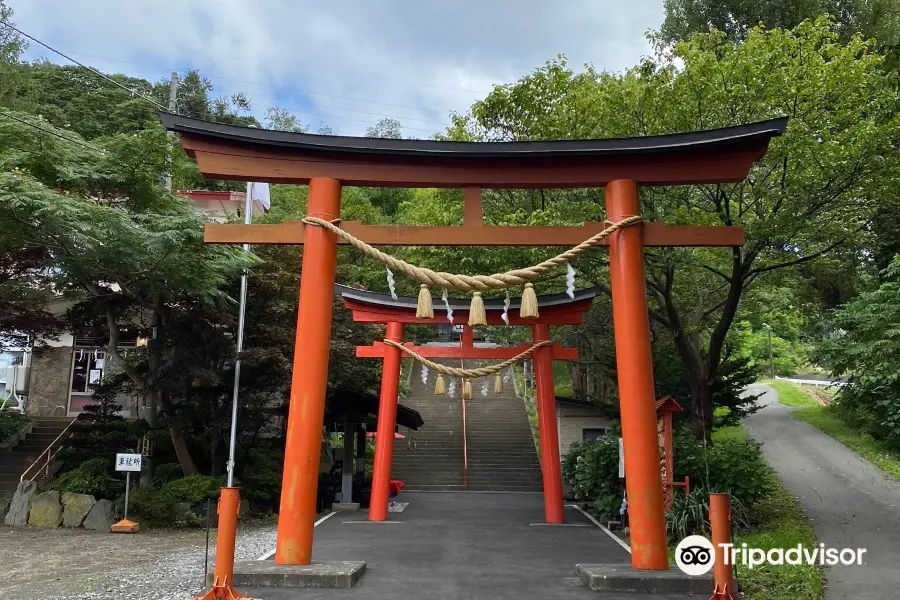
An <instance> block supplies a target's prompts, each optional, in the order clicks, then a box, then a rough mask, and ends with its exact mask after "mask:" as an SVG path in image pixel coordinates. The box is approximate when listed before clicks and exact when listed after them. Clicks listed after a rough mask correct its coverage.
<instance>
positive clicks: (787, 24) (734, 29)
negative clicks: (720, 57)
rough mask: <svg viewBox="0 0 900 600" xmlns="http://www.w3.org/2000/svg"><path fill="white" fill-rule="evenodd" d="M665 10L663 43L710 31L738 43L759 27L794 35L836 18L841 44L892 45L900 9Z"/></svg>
mask: <svg viewBox="0 0 900 600" xmlns="http://www.w3.org/2000/svg"><path fill="white" fill-rule="evenodd" d="M665 10H666V17H665V21H664V22H663V25H662V29H661V33H662V36H663V38H664V39H665V40H666V41H668V42H676V41H678V40H687V39H688V38H690V37H691V35H693V34H694V33H705V32H708V31H709V30H710V28H713V29H718V30H719V31H722V32H724V33H725V34H726V35H727V36H728V37H729V38H731V39H732V40H741V39H743V38H745V37H746V36H747V35H748V34H749V33H750V31H751V30H752V29H753V28H754V27H756V26H757V25H760V24H762V25H764V26H766V27H768V28H770V29H774V28H782V29H793V28H794V27H796V26H797V25H799V24H800V23H802V22H803V21H805V20H807V19H815V18H817V17H819V16H821V15H825V14H828V15H831V16H832V17H834V18H835V23H834V31H835V33H837V34H838V36H840V38H841V39H842V40H844V41H847V40H849V39H850V38H851V37H853V36H854V35H857V34H861V35H863V36H864V37H867V38H868V37H874V38H877V39H878V40H879V41H880V42H882V43H884V44H887V45H894V44H896V43H897V41H898V38H900V3H898V2H896V1H895V0H666V4H665Z"/></svg>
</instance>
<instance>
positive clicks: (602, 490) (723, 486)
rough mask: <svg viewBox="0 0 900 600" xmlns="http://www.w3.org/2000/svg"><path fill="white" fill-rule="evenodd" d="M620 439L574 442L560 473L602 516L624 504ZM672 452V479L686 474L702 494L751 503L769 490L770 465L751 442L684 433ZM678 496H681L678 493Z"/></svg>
mask: <svg viewBox="0 0 900 600" xmlns="http://www.w3.org/2000/svg"><path fill="white" fill-rule="evenodd" d="M618 443H619V442H618V438H616V437H614V436H603V437H601V438H598V439H597V440H594V441H590V442H576V443H575V444H573V445H572V447H571V449H570V450H569V452H568V454H566V456H565V459H564V460H563V477H564V478H565V480H566V482H567V483H568V484H569V487H570V489H571V490H572V494H573V495H574V496H575V498H576V499H578V500H582V501H586V502H591V503H593V504H594V506H595V508H596V509H597V511H598V512H599V513H600V514H601V515H602V516H604V517H610V516H614V515H617V514H618V512H619V507H620V506H621V503H622V490H623V483H622V481H621V480H620V479H619V447H618ZM674 453H675V473H674V477H675V480H676V481H679V480H682V479H683V478H684V477H685V476H688V477H690V480H691V487H692V488H695V489H696V488H702V489H703V490H705V492H704V493H708V492H721V493H728V494H731V496H732V500H733V502H734V504H738V503H740V505H742V506H752V505H753V504H755V503H756V502H757V501H759V500H761V499H762V498H764V497H766V496H767V495H768V494H769V493H770V492H771V489H772V483H771V482H772V479H771V477H769V474H770V473H771V469H770V468H769V466H768V465H767V464H766V462H765V460H764V459H763V456H762V451H761V449H760V446H759V444H757V443H755V442H753V441H745V440H737V439H734V440H727V441H723V442H720V443H718V444H716V445H714V446H705V445H704V444H703V443H702V442H698V441H697V440H696V439H694V438H693V437H692V436H690V434H688V433H682V434H679V435H676V436H675V443H674ZM679 496H683V494H681V493H680V492H677V491H676V493H675V497H676V498H678V497H679Z"/></svg>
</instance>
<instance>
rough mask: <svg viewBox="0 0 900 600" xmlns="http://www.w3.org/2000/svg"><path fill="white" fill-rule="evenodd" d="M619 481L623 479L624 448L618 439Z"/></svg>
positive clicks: (620, 439)
mask: <svg viewBox="0 0 900 600" xmlns="http://www.w3.org/2000/svg"><path fill="white" fill-rule="evenodd" d="M619 479H625V446H624V444H623V443H622V438H619Z"/></svg>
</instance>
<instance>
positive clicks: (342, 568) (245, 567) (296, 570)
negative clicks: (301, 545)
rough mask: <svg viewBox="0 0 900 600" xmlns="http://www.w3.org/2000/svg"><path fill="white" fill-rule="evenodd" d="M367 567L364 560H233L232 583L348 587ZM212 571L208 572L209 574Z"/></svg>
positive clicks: (250, 585)
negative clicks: (290, 562) (305, 562)
mask: <svg viewBox="0 0 900 600" xmlns="http://www.w3.org/2000/svg"><path fill="white" fill-rule="evenodd" d="M365 571H366V563H365V562H364V561H331V562H321V563H313V564H311V565H278V564H275V561H274V560H245V561H237V562H235V563H234V586H235V587H236V588H238V589H240V588H242V587H248V588H249V587H272V588H349V587H353V586H354V585H355V584H356V582H357V581H358V580H359V578H360V577H362V575H363V573H365ZM211 575H212V574H210V576H211Z"/></svg>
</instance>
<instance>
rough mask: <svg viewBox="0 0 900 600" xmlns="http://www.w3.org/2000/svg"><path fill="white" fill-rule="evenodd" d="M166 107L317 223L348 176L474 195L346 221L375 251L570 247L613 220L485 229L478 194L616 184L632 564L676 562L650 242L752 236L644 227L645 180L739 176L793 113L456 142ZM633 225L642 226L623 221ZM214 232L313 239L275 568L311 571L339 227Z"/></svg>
mask: <svg viewBox="0 0 900 600" xmlns="http://www.w3.org/2000/svg"><path fill="white" fill-rule="evenodd" d="M159 117H160V120H161V121H162V123H163V125H164V126H165V127H166V129H168V130H170V131H173V132H175V133H177V134H178V136H179V137H180V139H181V145H182V147H183V148H184V150H185V151H186V152H187V153H188V155H189V156H191V157H192V158H194V159H195V160H196V161H197V165H198V167H199V169H200V172H201V173H202V174H203V175H204V176H206V177H212V178H216V179H226V180H228V179H230V180H238V181H259V182H269V183H292V184H302V185H309V199H308V202H307V219H310V218H312V219H318V220H320V221H321V222H325V223H329V224H332V225H334V224H335V223H336V222H340V214H341V189H342V187H343V186H380V187H405V188H411V187H423V188H437V187H446V188H459V189H464V190H465V207H464V215H463V222H462V225H457V226H450V227H428V226H398V225H364V224H362V223H352V222H340V225H339V229H340V230H342V232H343V233H344V234H350V235H352V236H353V237H354V238H355V239H356V240H358V241H360V242H363V243H366V244H368V245H369V246H404V245H407V246H484V247H492V246H540V247H553V246H555V247H560V246H566V247H573V246H576V245H578V244H581V243H582V242H584V241H586V240H588V239H589V238H592V237H593V236H595V235H596V234H599V233H600V232H601V231H605V230H608V228H607V225H605V224H604V223H591V222H587V223H584V224H583V225H575V226H567V227H489V226H485V224H484V221H483V216H482V203H481V192H482V190H483V189H486V188H500V189H552V188H604V197H605V201H606V219H607V220H608V221H609V222H610V223H612V224H619V226H620V227H621V228H620V229H618V230H617V231H614V232H611V234H610V235H608V237H606V238H605V239H602V240H599V241H597V242H596V243H595V244H594V245H595V246H608V247H609V265H610V267H609V270H610V280H611V290H612V305H613V325H614V329H615V343H616V364H617V370H618V384H619V397H620V408H621V410H620V413H621V420H622V438H623V444H624V447H625V456H626V457H627V458H626V460H625V473H626V487H627V494H628V512H629V522H630V523H631V550H632V554H631V559H632V566H633V567H634V568H636V569H659V570H665V569H668V566H669V559H668V550H667V543H666V529H665V519H664V496H663V490H662V481H661V479H660V474H659V465H660V453H659V445H658V436H657V424H656V411H655V410H654V404H655V401H656V394H655V391H654V384H653V363H652V360H651V359H652V357H651V352H650V319H649V316H648V307H647V295H646V280H645V273H644V246H670V247H671V246H720V247H727V246H741V245H743V243H744V232H743V230H742V229H741V228H739V227H689V226H671V225H665V224H662V223H653V222H639V221H638V220H637V218H638V217H640V215H641V205H640V200H639V189H640V187H641V186H653V185H657V186H659V185H688V184H719V183H736V182H740V181H743V180H744V179H745V178H746V177H747V175H748V173H749V171H750V168H751V167H752V166H753V164H754V163H755V162H756V161H758V160H759V159H760V158H762V156H763V155H764V154H765V153H766V150H767V149H768V146H769V142H770V140H771V139H772V138H773V137H776V136H779V135H781V133H782V132H783V131H784V129H785V127H786V125H787V119H786V118H781V119H772V120H769V121H763V122H759V123H750V124H746V125H739V126H736V127H727V128H722V129H715V130H710V131H698V132H689V133H678V134H674V135H660V136H650V137H642V138H623V139H605V140H554V141H527V142H450V141H436V140H402V139H379V138H357V137H344V136H326V135H311V134H304V133H293V132H286V131H271V130H263V129H255V128H250V127H238V126H234V125H225V124H222V123H212V122H208V121H202V120H198V119H191V118H188V117H182V116H179V115H174V114H170V113H160V115H159ZM628 219H631V220H630V221H629V223H630V225H628V226H623V225H621V224H622V223H624V222H625V221H626V220H628ZM205 240H206V241H207V242H209V243H220V244H302V245H303V246H304V250H303V263H302V273H301V284H300V302H299V305H300V306H299V311H298V315H297V338H296V339H297V341H296V350H295V353H294V370H293V377H292V381H291V395H290V410H289V414H288V420H287V439H286V441H285V456H284V471H283V479H282V492H281V506H280V511H279V519H278V537H277V541H276V552H275V562H276V563H277V564H280V565H298V564H299V565H308V564H310V562H311V561H312V547H313V534H314V527H315V521H316V496H317V488H318V464H319V459H320V454H321V441H322V426H323V419H324V413H325V392H326V379H327V375H328V354H329V352H328V350H329V345H330V341H331V319H332V308H333V296H332V294H333V291H334V290H333V286H334V283H335V276H336V267H337V246H338V243H339V241H338V235H337V234H336V233H335V232H334V231H330V230H329V229H328V228H326V227H324V226H322V225H321V223H319V224H314V223H312V222H311V224H309V225H307V224H304V223H303V222H287V223H281V224H277V225H261V224H260V225H238V224H208V225H207V226H206V235H205ZM344 242H346V240H343V239H342V240H341V242H340V243H344ZM548 254H549V253H548ZM515 267H517V268H519V267H522V265H515ZM536 327H537V329H536V330H535V333H536V335H539V336H542V337H543V338H544V339H545V338H546V334H547V328H548V327H549V326H548V325H546V324H544V325H540V326H536ZM400 333H401V332H400V331H399V330H398V329H397V327H395V328H394V330H393V331H390V332H389V334H388V335H389V337H388V339H398V340H399V338H400ZM540 352H542V353H544V354H546V355H547V356H548V358H546V359H544V363H543V364H545V365H546V366H545V367H544V368H549V363H550V360H549V352H550V351H549V350H548V349H547V348H541V349H540ZM398 355H399V354H398ZM398 355H397V356H398ZM385 359H386V363H387V357H385ZM391 360H395V359H391ZM396 360H399V359H396ZM385 366H387V364H386V365H385ZM543 379H544V381H549V379H550V377H549V375H548V376H547V377H544V378H543Z"/></svg>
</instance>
